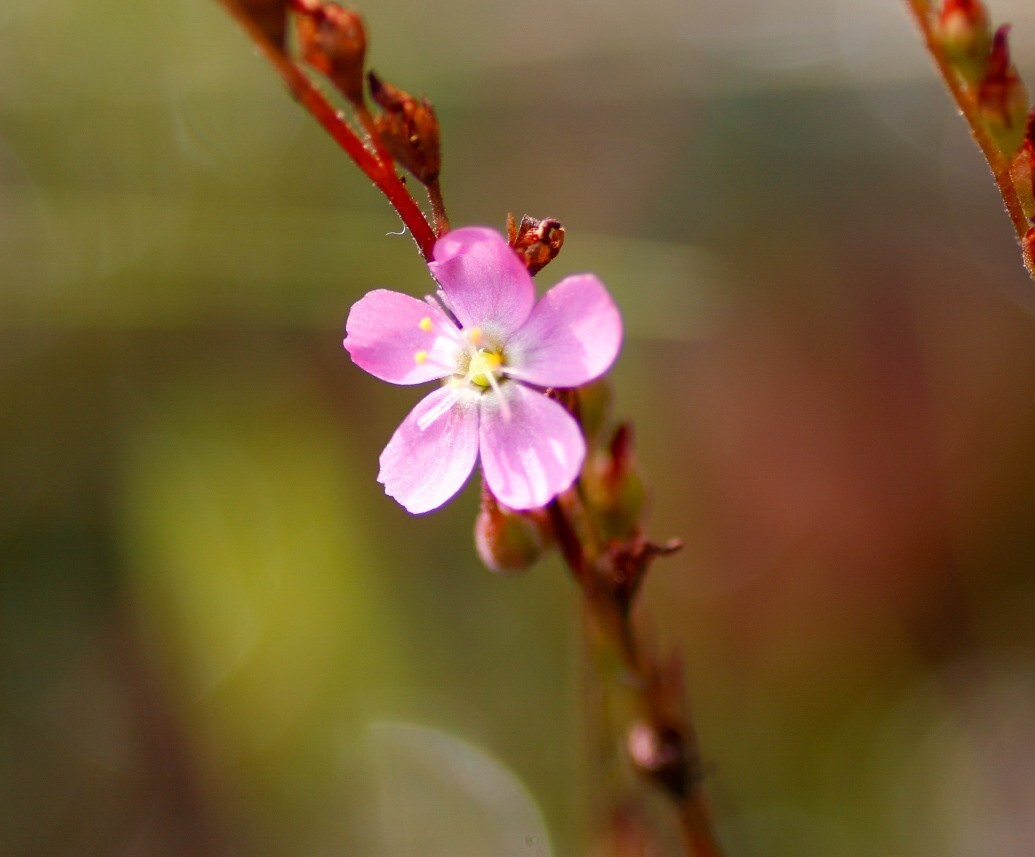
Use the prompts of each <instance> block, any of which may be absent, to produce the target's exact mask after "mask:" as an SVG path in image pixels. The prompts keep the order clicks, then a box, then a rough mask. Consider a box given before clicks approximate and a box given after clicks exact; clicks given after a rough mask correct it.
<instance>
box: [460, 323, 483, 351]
mask: <svg viewBox="0 0 1035 857" xmlns="http://www.w3.org/2000/svg"><path fill="white" fill-rule="evenodd" d="M464 333H465V334H466V336H467V340H468V342H470V343H471V345H473V346H474V347H475V348H477V347H478V346H479V345H481V344H482V339H483V338H484V337H483V335H482V329H481V328H480V327H471V328H468V329H467V330H465V331H464Z"/></svg>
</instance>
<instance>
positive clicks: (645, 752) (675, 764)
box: [626, 720, 690, 798]
mask: <svg viewBox="0 0 1035 857" xmlns="http://www.w3.org/2000/svg"><path fill="white" fill-rule="evenodd" d="M626 746H627V747H628V750H629V758H630V759H631V760H632V763H633V765H634V766H635V768H636V770H638V771H639V772H640V773H641V774H642V775H643V776H645V777H647V778H648V779H650V780H652V781H654V782H655V783H657V784H658V785H659V786H661V787H662V788H663V789H664V790H665V791H666V792H668V793H669V794H670V795H672V796H673V797H677V798H681V797H683V796H684V795H685V794H686V792H687V788H688V785H689V781H690V777H689V772H690V770H689V768H690V766H689V765H688V764H687V758H686V748H685V745H684V741H683V736H682V734H681V733H680V732H679V730H678V729H675V728H674V727H660V726H655V725H654V724H652V723H647V722H645V721H642V720H641V721H639V722H637V723H634V724H633V726H632V728H631V729H630V730H629V736H628V739H627V741H626Z"/></svg>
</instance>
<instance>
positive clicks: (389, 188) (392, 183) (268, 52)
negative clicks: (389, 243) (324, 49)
mask: <svg viewBox="0 0 1035 857" xmlns="http://www.w3.org/2000/svg"><path fill="white" fill-rule="evenodd" d="M219 3H220V4H222V6H223V7H224V8H225V9H226V10H227V12H228V13H230V15H232V16H233V17H234V19H235V20H236V21H237V22H238V23H239V24H240V25H241V26H242V27H243V28H244V29H245V30H246V31H247V32H248V34H249V35H250V36H251V38H252V40H253V41H254V42H255V44H256V45H258V47H259V49H260V50H261V51H262V53H263V54H264V55H265V57H266V59H268V60H269V61H270V63H272V65H273V67H274V68H275V69H276V70H277V72H278V73H279V74H280V76H281V78H282V79H283V80H284V82H285V83H286V84H287V86H288V89H290V90H291V93H292V94H293V95H294V96H295V98H296V99H298V101H299V103H301V105H302V106H303V107H304V108H305V109H306V110H308V111H309V113H310V114H311V115H312V116H313V118H314V119H316V121H317V122H319V123H320V124H321V125H322V126H323V128H324V129H325V130H326V131H327V133H328V134H330V135H331V137H332V138H333V139H334V141H335V142H336V143H337V144H338V145H339V146H341V148H342V149H344V150H345V153H346V154H347V155H348V156H349V157H350V158H351V159H352V161H353V163H355V164H356V166H357V167H359V168H360V169H361V170H362V171H363V172H364V174H365V175H366V176H367V177H368V178H369V179H370V180H371V181H372V182H373V183H374V184H375V185H376V186H377V189H378V190H380V191H381V193H383V194H384V195H385V197H386V198H387V199H388V202H389V203H390V204H391V205H392V207H393V208H394V209H395V210H396V212H397V213H398V215H399V218H400V219H401V220H402V222H403V224H404V225H405V226H406V228H407V229H409V231H410V235H412V236H413V240H414V241H416V242H417V247H418V249H419V250H420V252H421V255H423V256H424V258H425V259H426V260H430V259H431V251H432V248H433V247H434V245H435V233H434V231H433V230H432V229H431V226H429V225H428V221H427V218H426V217H425V216H424V212H423V211H421V209H420V206H419V205H417V203H416V201H415V200H414V199H413V197H412V196H410V193H409V191H407V190H406V186H405V185H404V184H403V183H402V180H401V179H400V178H399V176H398V175H397V174H396V172H395V168H394V166H392V163H391V161H390V160H388V161H385V162H382V161H381V160H380V159H379V158H378V157H377V156H376V155H375V154H374V153H373V152H371V151H370V150H369V149H368V148H367V147H366V146H365V145H363V141H362V140H360V138H359V137H358V136H357V135H356V133H355V132H354V131H353V130H352V128H350V127H349V125H348V123H347V122H346V121H345V120H344V118H343V117H342V115H341V114H340V113H339V112H338V110H336V109H335V108H334V106H333V105H332V104H331V103H330V102H329V101H328V100H327V98H326V96H324V94H323V93H322V92H321V91H320V90H319V89H318V88H317V87H316V86H315V85H314V84H313V82H312V81H311V80H310V79H309V78H308V76H307V75H306V74H305V72H303V71H302V69H301V68H299V67H298V65H297V64H296V63H294V62H293V61H292V60H291V58H290V57H288V56H287V55H286V54H285V53H284V52H283V51H281V50H280V48H279V47H278V46H276V45H274V44H273V43H272V42H271V41H270V40H269V38H268V37H267V36H266V34H265V33H264V32H263V30H262V28H261V27H259V26H258V25H257V24H256V23H255V22H254V21H253V20H252V19H251V17H249V16H248V15H247V14H245V13H244V12H243V11H242V10H241V9H240V7H239V6H238V5H237V4H236V3H235V2H234V0H219Z"/></svg>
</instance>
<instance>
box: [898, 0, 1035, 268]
mask: <svg viewBox="0 0 1035 857" xmlns="http://www.w3.org/2000/svg"><path fill="white" fill-rule="evenodd" d="M905 2H906V6H907V8H908V9H909V11H910V13H911V14H912V17H913V20H914V21H915V22H916V26H917V28H918V29H919V30H920V33H921V35H922V36H923V38H924V43H925V44H926V46H927V50H928V52H929V53H930V54H931V57H932V58H933V59H934V63H935V66H936V67H937V68H938V73H939V74H940V75H941V77H942V80H943V81H944V82H945V86H946V87H947V88H948V90H949V93H950V94H951V95H952V98H953V100H954V101H955V102H956V106H957V107H958V108H959V111H960V114H961V115H962V116H963V119H964V121H965V122H966V123H967V125H968V126H969V127H970V134H971V137H973V139H974V142H975V143H976V144H977V146H978V148H979V149H981V152H982V154H983V155H984V156H985V160H986V161H987V162H988V166H989V169H991V171H992V176H993V178H994V179H995V183H996V185H997V186H998V188H999V193H1000V194H1001V195H1002V197H1003V202H1004V203H1005V204H1006V211H1007V213H1008V214H1009V215H1010V220H1012V221H1013V227H1014V230H1015V231H1016V232H1017V237H1018V238H1023V237H1024V235H1025V233H1027V231H1028V229H1029V228H1030V226H1031V224H1030V223H1028V219H1027V218H1026V217H1025V216H1024V209H1023V207H1022V206H1021V201H1020V198H1019V197H1018V196H1017V190H1016V188H1015V187H1014V184H1013V179H1012V178H1011V177H1010V159H1009V158H1007V157H1006V156H1005V155H1004V154H1003V153H1002V152H1000V151H999V148H998V147H997V146H996V145H995V143H994V142H993V141H992V138H991V137H990V136H989V135H988V132H987V131H985V128H984V125H983V124H982V122H981V118H980V117H979V115H978V105H977V102H976V101H975V99H974V98H973V96H971V95H970V93H968V92H967V91H966V90H965V89H964V88H963V86H962V85H961V82H960V78H959V76H958V75H957V74H956V72H955V71H954V70H953V68H952V66H951V65H950V64H949V61H948V59H947V58H946V56H945V51H944V50H943V49H942V46H941V44H939V42H938V39H937V38H936V37H935V33H934V28H933V26H932V22H931V4H930V3H929V2H928V0H905ZM1029 273H1030V274H1031V275H1032V276H1033V277H1035V271H1029Z"/></svg>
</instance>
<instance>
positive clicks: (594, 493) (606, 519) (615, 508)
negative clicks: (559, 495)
mask: <svg viewBox="0 0 1035 857" xmlns="http://www.w3.org/2000/svg"><path fill="white" fill-rule="evenodd" d="M582 484H583V486H584V489H585V492H586V502H587V503H588V504H589V506H590V507H591V508H592V509H593V511H594V512H595V513H596V515H597V520H598V521H599V523H600V527H601V529H602V530H603V531H604V533H605V534H606V535H607V536H608V537H609V538H615V539H625V538H629V537H630V536H631V535H633V534H634V533H636V532H638V531H639V528H640V524H641V521H642V518H643V507H644V503H645V499H646V490H645V488H644V484H643V477H642V476H641V475H640V470H639V467H638V466H637V464H636V453H635V450H634V444H633V433H632V426H630V425H629V424H627V423H626V424H623V425H621V426H619V427H618V429H617V431H615V433H614V436H613V437H612V439H611V443H610V444H608V446H607V447H606V448H605V449H596V450H594V451H592V452H591V453H590V455H589V458H588V460H587V462H586V466H585V468H584V469H583V473H582Z"/></svg>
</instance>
